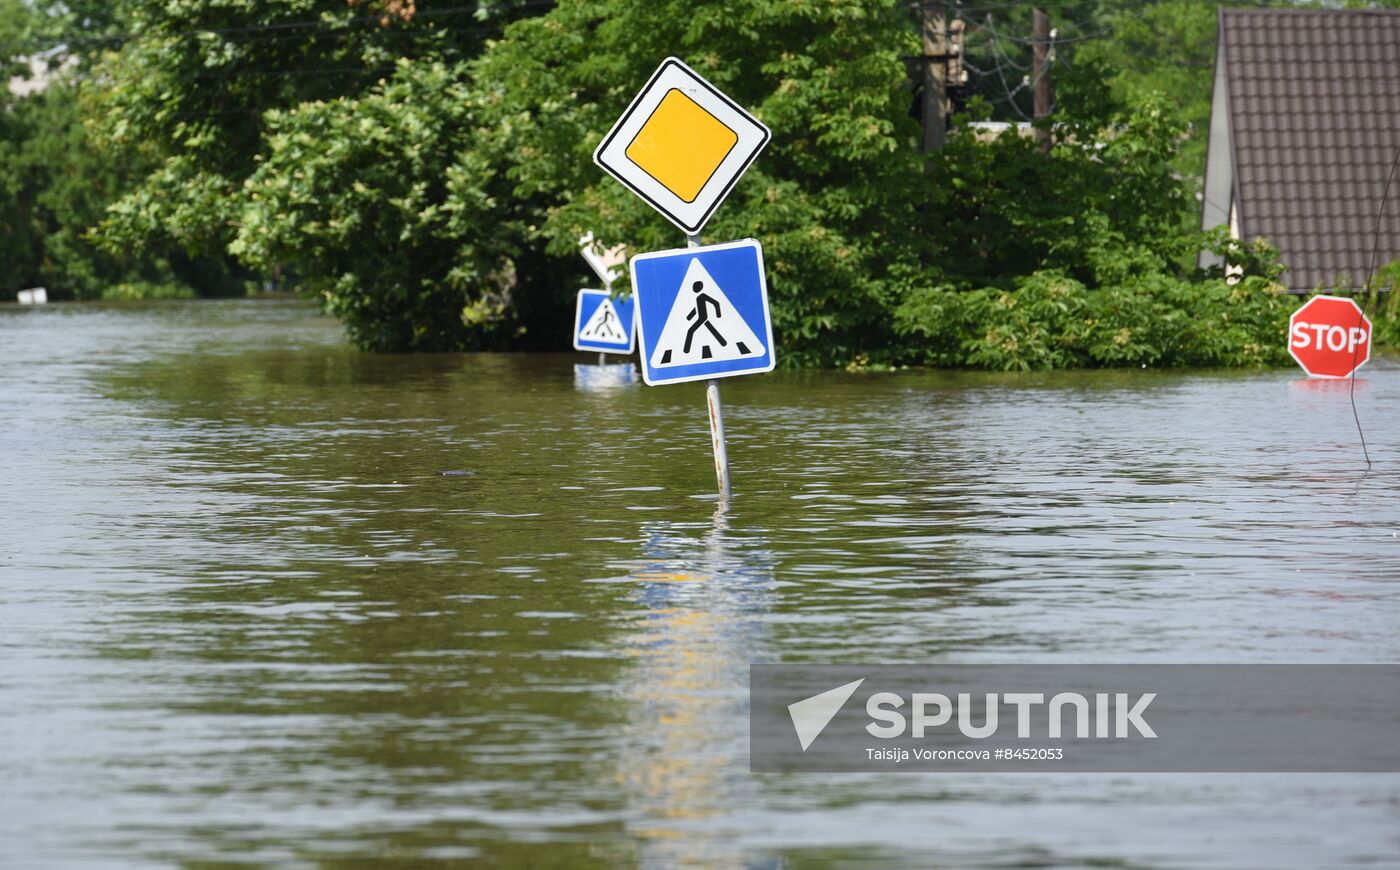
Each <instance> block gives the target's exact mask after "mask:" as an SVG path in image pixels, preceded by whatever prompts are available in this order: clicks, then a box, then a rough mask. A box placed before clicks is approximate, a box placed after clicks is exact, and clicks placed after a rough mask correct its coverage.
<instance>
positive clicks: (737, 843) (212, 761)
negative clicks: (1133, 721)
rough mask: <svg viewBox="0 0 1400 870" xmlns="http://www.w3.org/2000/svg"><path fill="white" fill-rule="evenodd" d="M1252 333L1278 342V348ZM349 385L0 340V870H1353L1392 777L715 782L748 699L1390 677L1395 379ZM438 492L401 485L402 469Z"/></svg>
mask: <svg viewBox="0 0 1400 870" xmlns="http://www.w3.org/2000/svg"><path fill="white" fill-rule="evenodd" d="M1280 340H1282V339H1280ZM590 361H591V358H590V357H588V356H585V355H581V354H580V355H566V354H561V355H554V356H549V355H546V356H511V355H449V356H428V357H408V356H370V355H364V354H359V353H356V352H354V351H353V350H350V349H349V348H347V347H345V346H344V344H343V342H342V340H341V338H340V333H339V330H338V328H337V326H336V325H335V324H334V323H333V322H331V321H328V320H326V319H323V318H319V317H317V316H315V315H314V314H313V313H312V312H311V311H310V310H309V309H307V308H306V307H304V306H302V305H300V304H296V303H288V302H229V303H172V304H161V305H151V306H124V307H101V306H61V305H60V306H51V307H50V308H48V309H45V310H21V309H17V308H14V307H9V308H7V309H5V310H3V311H0V364H3V381H0V414H2V415H3V417H2V418H0V510H3V518H4V519H3V526H0V864H6V865H9V866H16V867H43V866H104V867H105V866H168V865H186V866H208V865H211V864H219V863H223V862H229V863H236V862H252V863H265V864H279V865H288V866H298V865H304V866H385V865H393V864H400V863H401V864H414V865H417V864H427V863H431V862H433V861H434V860H437V861H441V862H444V863H447V864H451V863H460V864H464V865H465V864H481V865H486V866H491V865H501V866H540V867H545V866H559V867H591V866H597V867H615V866H648V867H671V866H703V867H761V868H767V867H773V868H777V867H783V868H789V867H790V868H809V867H854V866H867V865H877V864H893V865H898V866H930V867H969V866H1070V867H1074V866H1125V867H1240V866H1261V867H1262V866H1269V867H1277V866H1307V867H1317V866H1334V865H1342V864H1357V865H1367V864H1370V865H1373V866H1375V865H1380V866H1387V865H1389V866H1393V862H1395V860H1396V857H1395V856H1396V855H1397V854H1400V778H1397V777H1395V776H1390V775H1385V776H1382V775H1371V776H1327V777H1322V776H1302V775H1286V776H1285V775H1278V776H1267V775H1266V776H1187V775H1171V776H1167V775H1077V776H1066V775H1021V774H999V775H998V774H986V775H968V774H963V775H958V776H938V775H900V774H882V775H869V776H864V775H861V776H852V775H846V776H832V775H828V776H813V775H808V776H770V775H764V776H754V775H751V774H749V773H748V771H747V752H748V744H747V728H748V724H747V718H746V717H747V712H746V704H747V700H746V692H747V669H748V666H749V663H750V662H755V661H788V662H824V661H830V662H842V663H864V662H889V663H921V662H960V661H969V662H970V661H976V662H995V661H1015V662H1031V661H1044V662H1068V661H1080V662H1110V661H1111V662H1125V661H1193V662H1214V661H1221V662H1224V661H1228V662H1247V661H1263V662H1368V661H1387V662H1394V661H1400V631H1397V629H1400V594H1397V583H1400V537H1397V534H1400V488H1397V483H1400V477H1398V476H1397V474H1396V468H1397V465H1396V460H1397V457H1400V425H1397V424H1400V368H1397V367H1396V365H1395V364H1394V363H1393V362H1387V361H1385V360H1382V361H1380V362H1379V363H1378V364H1375V365H1373V366H1372V367H1370V368H1368V369H1366V370H1365V375H1364V378H1363V380H1362V382H1360V383H1359V384H1358V386H1357V400H1358V404H1359V407H1360V411H1361V415H1362V419H1363V422H1365V423H1366V425H1367V432H1368V436H1369V441H1370V447H1371V453H1372V456H1373V458H1375V460H1376V467H1375V469H1374V470H1373V471H1371V472H1370V473H1369V474H1366V473H1363V472H1364V468H1363V465H1362V462H1361V455H1360V448H1359V445H1358V444H1357V441H1356V434H1355V429H1354V424H1353V422H1352V418H1351V411H1350V406H1349V404H1348V402H1347V395H1346V393H1345V392H1344V391H1343V390H1340V389H1338V388H1337V386H1336V385H1328V384H1316V383H1307V382H1304V381H1301V380H1300V379H1299V378H1298V376H1297V374H1296V373H1295V372H1292V371H1278V372H1267V373H1236V374H1222V373H1185V374H1162V373H1154V372H1128V373H1068V374H1061V375H1054V376H1050V375H1026V376H1009V375H986V374H951V373H937V372H918V373H899V374H864V375H861V374H844V373H829V372H822V373H778V374H774V375H769V376H763V377H756V378H749V379H736V380H733V381H729V382H726V383H725V386H724V393H725V399H726V403H727V405H728V423H729V430H730V432H729V434H730V443H729V448H730V456H731V460H732V463H733V476H734V486H735V490H736V493H737V498H736V501H735V503H734V506H733V509H732V510H731V511H729V512H728V513H718V512H717V510H716V502H715V499H714V498H713V496H712V495H711V494H710V493H711V492H712V490H713V473H712V468H711V465H710V459H709V455H708V434H707V429H706V422H705V415H704V399H703V388H702V387H701V386H700V385H695V384H692V385H684V386H677V387H668V388H647V387H643V386H640V385H630V386H612V387H608V386H598V385H596V384H593V383H592V382H591V381H590V380H588V379H587V376H586V373H584V372H580V373H578V374H576V371H575V365H576V364H577V363H586V362H590ZM444 471H452V472H462V473H459V474H451V475H443V474H442V473H441V472H444Z"/></svg>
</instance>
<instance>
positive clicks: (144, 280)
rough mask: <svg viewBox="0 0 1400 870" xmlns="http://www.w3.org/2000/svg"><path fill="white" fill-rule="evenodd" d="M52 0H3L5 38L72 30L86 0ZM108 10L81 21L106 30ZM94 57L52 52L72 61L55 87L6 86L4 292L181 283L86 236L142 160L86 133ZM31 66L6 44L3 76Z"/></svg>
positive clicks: (0, 289)
mask: <svg viewBox="0 0 1400 870" xmlns="http://www.w3.org/2000/svg"><path fill="white" fill-rule="evenodd" d="M55 5H56V4H40V5H39V6H38V7H37V8H36V7H32V6H30V5H28V4H24V3H21V2H19V0H0V47H3V46H4V45H6V44H50V43H51V41H52V40H55V39H58V38H59V37H60V36H62V35H64V34H65V33H66V34H67V35H69V36H70V37H73V36H75V35H76V34H75V32H74V30H73V28H74V27H75V25H74V23H73V21H72V18H73V17H74V16H76V15H77V14H78V13H77V12H76V11H75V10H77V9H82V8H84V7H83V6H82V4H78V3H70V4H67V5H66V6H64V7H62V9H61V10H60V11H62V12H63V14H56V13H54V6H55ZM110 12H111V7H110V6H109V7H103V8H94V9H93V10H90V14H88V15H86V16H85V17H84V18H83V24H82V27H81V28H80V29H81V31H82V32H83V33H87V34H89V36H91V34H94V33H100V32H101V31H103V30H105V29H106V28H107V27H108V26H110V25H111V23H112V22H111V19H110V18H109V17H105V16H106V15H107V14H108V13H110ZM94 44H95V43H92V42H85V43H83V45H87V46H91V45H94ZM65 58H66V59H65ZM88 59H89V55H88V54H87V53H86V52H83V51H77V50H75V51H74V52H73V53H71V54H69V55H66V56H65V57H57V58H55V59H54V61H53V66H55V67H56V66H59V65H62V64H65V63H66V67H65V71H66V74H55V75H54V76H53V83H52V84H51V85H50V86H49V87H47V88H45V89H43V90H41V91H38V92H36V93H34V94H32V95H27V96H22V97H20V96H16V95H12V94H10V93H9V92H8V90H3V91H0V263H3V264H4V269H3V270H0V298H6V299H13V298H14V297H15V293H16V291H18V290H22V289H25V288H27V287H36V286H43V287H47V288H48V289H49V292H50V295H51V296H52V297H53V298H57V299H61V298H97V297H101V296H104V295H105V296H109V297H110V296H114V295H116V296H120V295H127V296H131V295H151V294H153V293H160V294H164V295H171V294H178V293H179V292H180V290H179V286H178V284H177V283H176V279H175V276H174V274H173V272H172V271H171V269H170V267H169V264H168V263H165V262H164V261H161V260H159V259H157V258H155V257H151V256H128V255H126V253H125V252H121V251H111V252H108V251H103V250H100V249H99V248H98V247H97V246H96V245H95V244H94V243H93V242H92V240H91V239H90V238H89V237H88V231H89V229H90V228H91V227H92V226H93V225H94V224H96V223H98V222H99V221H101V220H102V218H103V216H104V212H105V209H106V207H107V205H108V204H109V203H111V202H112V201H113V200H114V199H116V198H117V197H118V196H119V195H120V194H121V193H122V192H124V191H125V190H126V189H128V188H129V187H130V186H131V184H132V183H133V182H134V181H135V179H136V177H137V175H138V174H139V170H140V168H141V166H142V162H143V161H142V158H141V156H140V155H135V154H128V153H121V152H117V151H115V150H114V149H112V148H111V147H109V145H108V143H106V142H105V141H103V140H102V139H101V138H98V137H93V136H91V135H90V134H89V132H88V129H87V127H86V124H85V118H87V117H88V116H89V115H90V114H91V105H90V98H91V95H92V88H91V86H90V85H89V84H87V83H85V82H84V81H83V79H82V76H81V71H82V69H83V65H84V64H85V63H86V62H87V61H88ZM31 73H32V70H31V68H30V64H29V63H28V62H27V60H26V61H23V62H21V60H20V59H18V58H16V57H15V56H14V55H13V54H12V53H9V52H0V77H3V80H6V81H8V78H9V77H10V76H14V77H17V78H28V77H29V76H30V74H31Z"/></svg>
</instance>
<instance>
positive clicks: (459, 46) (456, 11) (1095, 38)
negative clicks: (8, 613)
mask: <svg viewBox="0 0 1400 870" xmlns="http://www.w3.org/2000/svg"><path fill="white" fill-rule="evenodd" d="M6 3H8V4H18V3H20V0H0V4H6ZM41 5H42V4H41ZM1215 8H1216V7H1215V4H1211V3H1206V2H1202V0H1160V2H1154V3H1146V4H1143V3H1129V2H1126V0H1067V2H1065V3H1061V4H1058V5H1054V6H1053V7H1052V10H1051V11H1052V15H1053V16H1055V18H1056V19H1057V23H1062V24H1065V25H1066V26H1065V29H1064V30H1063V31H1062V33H1061V44H1060V46H1059V47H1058V48H1057V53H1058V54H1057V66H1056V68H1055V74H1054V78H1055V89H1056V103H1055V113H1054V118H1053V121H1054V123H1053V126H1049V129H1051V130H1052V138H1053V142H1052V147H1050V149H1049V150H1048V152H1047V151H1044V150H1041V149H1039V148H1037V147H1036V145H1035V143H1034V142H1033V141H1032V140H1031V139H1030V138H1029V137H1027V136H1025V135H1022V134H1020V133H1018V132H1017V131H1015V130H1014V129H1013V130H1011V131H1008V132H1005V133H1002V134H1001V135H999V136H992V135H990V134H988V133H986V132H984V131H982V130H979V129H977V128H975V127H974V126H973V125H972V124H971V123H970V122H972V121H977V120H984V119H988V118H997V119H1011V120H1014V119H1015V118H1017V117H1019V116H1021V115H1023V114H1024V113H1025V112H1027V111H1029V96H1030V89H1029V88H1028V87H1027V84H1028V80H1024V81H1021V82H1020V83H1019V84H1017V83H1016V81H1015V80H1016V78H1017V76H1018V73H1017V72H1016V71H1017V70H1019V69H1021V68H1023V67H1024V66H1025V64H1026V63H1027V62H1028V61H1029V47H1028V44H1027V42H1026V40H1025V39H1024V36H1021V37H1018V36H1016V34H1023V35H1024V34H1026V33H1028V31H1029V11H1028V10H1029V8H1028V7H1021V6H1019V5H1015V4H1006V5H998V6H996V7H988V8H986V9H983V10H976V11H974V12H973V13H970V14H969V15H968V16H967V17H968V21H969V25H970V29H969V43H968V49H969V55H968V57H969V65H970V66H971V67H972V68H973V69H976V70H979V72H978V75H977V76H976V77H975V79H974V81H973V85H972V86H971V87H970V88H969V89H967V90H966V91H965V92H959V93H958V94H956V95H955V97H956V104H957V106H958V109H959V113H958V115H957V116H956V117H955V119H954V127H953V130H952V131H951V132H950V135H949V137H948V140H947V143H946V145H945V147H944V148H943V149H942V150H941V151H939V152H937V153H936V154H934V155H931V156H929V157H927V158H926V157H925V156H923V155H921V154H919V153H918V150H917V143H918V138H919V123H918V120H917V119H916V117H915V116H914V114H913V113H912V112H911V105H914V104H915V103H916V102H917V101H916V99H915V97H916V93H915V83H914V81H913V80H911V77H910V75H909V71H910V62H911V60H913V59H914V58H915V57H916V56H917V55H918V54H919V53H920V52H921V51H922V48H921V46H920V43H919V41H918V38H917V32H916V29H915V27H914V24H915V15H914V13H913V12H911V10H910V8H909V7H908V6H907V4H902V3H899V2H896V0H821V2H818V0H736V2H733V3H726V4H694V3H681V2H677V0H592V2H583V0H563V2H558V3H551V2H545V0H508V2H497V3H470V2H467V0H441V2H433V0H417V2H413V3H410V2H406V0H348V2H347V0H159V2H157V0H122V2H119V3H110V4H103V3H100V2H97V0H82V2H77V0H73V2H68V3H62V4H61V3H56V2H54V3H49V4H48V5H46V6H44V9H45V12H44V14H42V15H38V16H35V15H29V17H28V18H27V19H26V20H27V21H28V22H29V23H27V24H25V25H23V27H24V28H27V29H26V30H25V31H24V32H25V33H27V34H28V36H27V37H23V38H27V39H29V40H30V43H31V44H33V41H34V39H35V38H36V34H40V33H47V34H50V38H53V39H58V38H63V39H66V40H68V41H69V42H70V43H71V45H72V46H73V47H74V50H75V51H77V52H78V53H79V54H80V55H81V62H82V63H83V64H84V65H85V67H86V66H90V67H91V68H92V69H93V71H94V73H95V75H94V76H93V77H88V76H82V77H75V78H74V79H73V81H72V82H71V84H70V85H64V86H63V87H57V88H51V89H50V91H49V92H47V93H46V94H45V95H44V96H43V97H42V98H26V99H23V100H18V101H12V102H13V103H14V105H13V106H11V107H10V108H9V109H8V110H7V111H6V112H5V113H3V114H0V157H9V159H6V160H5V161H4V163H3V164H0V220H4V221H6V222H7V223H8V225H9V227H10V229H8V230H7V231H6V233H5V235H4V237H3V238H0V253H7V254H8V255H10V256H11V257H12V258H18V259H16V262H20V261H22V259H23V257H22V255H21V254H20V253H18V252H22V251H28V250H31V249H42V250H43V251H45V252H46V253H45V254H44V256H43V258H41V259H42V263H43V264H45V265H43V266H42V269H47V270H48V271H41V270H40V268H39V267H35V268H34V269H31V270H30V272H28V273H22V274H25V275H26V276H28V275H29V274H33V275H35V276H36V277H34V278H33V279H30V278H29V277H25V278H24V280H25V281H31V280H32V282H33V283H45V282H47V283H50V284H51V285H61V286H65V287H69V288H71V290H70V291H69V292H71V293H73V294H74V295H93V294H95V293H99V292H107V293H108V294H109V295H140V294H142V293H150V292H153V291H152V289H151V288H152V287H154V286H157V285H161V286H168V285H169V284H171V283H173V282H174V281H175V279H176V278H178V279H181V280H183V281H185V282H187V283H190V284H193V285H194V286H196V287H197V288H198V289H199V290H200V291H201V292H206V293H207V292H210V290H212V289H216V288H223V289H239V288H241V287H242V286H243V284H244V279H246V278H252V277H254V276H257V277H258V278H259V280H261V281H282V282H285V283H287V284H290V285H294V286H297V287H299V288H301V289H302V290H304V291H305V292H307V293H309V294H312V295H314V296H316V297H317V298H319V299H321V300H322V301H323V303H324V304H325V305H326V307H327V308H328V310H330V311H332V312H333V313H335V314H336V315H337V316H339V317H340V318H341V319H342V320H343V321H344V322H345V323H346V325H347V328H348V330H349V332H350V335H351V337H352V338H353V339H354V341H355V342H356V343H357V344H359V345H361V346H363V347H366V348H371V349H377V350H453V349H479V348H558V347H561V346H563V345H564V344H565V341H564V337H565V335H566V334H567V325H566V324H567V319H568V317H569V315H570V314H571V313H572V302H571V300H572V297H573V293H574V290H575V289H576V288H577V287H578V286H581V285H582V284H583V282H585V281H586V280H590V279H587V278H586V276H585V274H584V272H583V268H582V263H581V261H580V260H579V258H578V257H577V255H576V253H575V245H576V241H575V240H576V239H577V238H578V237H579V236H580V235H582V234H583V233H585V232H593V233H594V234H596V235H597V236H598V237H599V238H600V239H601V240H602V241H604V242H605V243H607V244H612V243H617V242H623V243H626V244H627V245H628V247H629V248H630V249H631V250H632V251H633V252H636V251H641V250H655V249H661V248H669V247H675V246H677V245H679V244H680V243H681V242H682V237H681V235H680V233H679V232H678V231H677V230H676V229H675V228H674V227H673V226H672V225H671V224H669V223H668V222H666V221H665V220H664V219H663V218H661V217H660V216H659V215H657V214H656V213H655V212H654V211H652V210H651V209H650V208H649V207H648V206H646V205H645V204H644V203H642V202H641V201H640V200H638V199H637V198H636V197H635V196H633V195H632V194H630V193H629V192H628V191H626V190H625V189H624V188H623V187H622V186H621V185H619V184H617V183H616V182H614V181H613V180H611V179H610V178H608V177H607V176H605V175H604V174H603V173H602V172H601V171H600V170H598V168H597V167H596V166H594V165H593V163H592V161H591V154H592V151H593V149H594V148H595V147H596V146H597V144H598V142H599V141H600V140H601V138H602V136H603V134H604V133H605V132H606V130H607V129H608V128H609V127H610V126H611V124H612V122H613V121H614V120H615V119H616V117H617V115H618V114H619V112H620V111H621V110H622V109H623V108H624V107H625V106H626V104H627V102H628V101H629V100H630V98H631V96H632V95H633V94H634V93H635V91H636V89H637V87H638V86H639V85H640V84H641V83H642V82H644V81H645V80H646V78H647V76H648V75H649V74H650V72H651V71H652V70H653V69H654V68H655V66H656V64H657V63H658V62H659V61H660V60H661V59H662V58H664V57H666V56H668V55H676V56H679V57H681V58H683V59H685V60H686V61H687V62H688V63H690V64H691V65H692V66H693V67H695V68H696V69H697V70H699V71H700V72H701V73H702V74H704V75H705V76H706V77H708V78H710V79H711V80H712V81H713V82H714V83H715V84H716V85H718V86H719V87H720V88H722V89H723V90H725V91H726V92H728V93H729V94H731V95H732V96H733V97H734V98H735V99H736V100H737V101H738V102H740V103H741V104H743V105H745V106H747V107H749V108H750V109H751V110H752V111H753V112H754V113H755V114H756V115H757V116H758V117H759V118H760V119H762V120H763V121H764V122H765V123H766V124H767V125H768V126H769V127H770V128H771V129H772V130H773V140H772V143H771V144H770V146H769V147H768V149H767V150H766V151H765V152H764V154H763V155H762V157H761V158H760V159H759V160H758V162H757V163H756V164H755V165H754V166H753V168H752V169H751V170H750V171H749V172H748V174H747V175H746V176H745V177H744V179H743V180H742V181H741V182H740V184H739V185H738V186H737V187H736V188H735V190H734V191H733V193H732V194H731V195H730V197H729V198H728V200H727V201H726V203H725V205H724V206H723V207H722V208H721V209H720V210H719V212H718V213H717V215H716V216H715V218H714V219H713V220H712V221H711V223H710V224H709V225H708V226H707V227H706V230H705V235H706V238H707V240H712V241H718V240H726V239H734V238H742V237H756V238H758V239H760V240H761V241H762V242H763V245H764V250H765V255H766V260H767V266H768V272H769V284H770V295H771V298H772V301H773V313H774V326H775V332H776V333H777V336H778V338H779V341H780V343H781V346H782V352H781V354H780V359H782V361H783V363H784V364H786V365H826V366H831V365H837V366H841V365H845V366H892V365H903V364H920V363H935V364H940V365H968V366H982V367H993V368H1038V367H1048V366H1067V365H1144V364H1145V365H1262V364H1271V363H1275V362H1279V361H1281V360H1282V359H1283V357H1282V354H1281V346H1282V340H1281V336H1282V334H1283V329H1282V326H1281V323H1282V322H1283V321H1285V320H1286V318H1287V314H1288V311H1289V310H1291V308H1292V306H1293V305H1294V304H1295V303H1294V301H1293V300H1292V299H1291V298H1288V297H1283V296H1280V295H1279V294H1278V293H1277V286H1276V285H1275V284H1273V282H1272V280H1271V279H1272V277H1273V276H1274V274H1275V272H1274V271H1273V269H1274V266H1273V265H1271V264H1270V263H1269V262H1268V257H1267V253H1266V252H1265V251H1263V250H1262V249H1251V250H1245V249H1242V248H1240V247H1239V246H1230V247H1229V253H1230V256H1231V260H1232V262H1234V263H1235V264H1237V265H1239V266H1241V267H1242V268H1243V269H1244V273H1245V275H1246V279H1245V280H1244V281H1242V282H1240V283H1238V284H1227V283H1226V282H1225V281H1224V280H1223V277H1222V276H1221V275H1219V274H1215V275H1207V274H1199V273H1197V272H1196V271H1195V270H1194V268H1193V265H1192V264H1193V262H1194V255H1195V252H1196V251H1198V250H1200V249H1201V248H1202V247H1203V246H1210V245H1215V246H1221V245H1223V244H1224V242H1223V241H1222V240H1221V239H1220V238H1219V237H1218V235H1202V234H1200V233H1197V232H1194V231H1193V230H1191V229H1190V226H1189V225H1190V224H1191V222H1192V221H1193V220H1194V215H1195V214H1196V208H1197V206H1196V203H1195V201H1194V191H1195V185H1196V184H1197V178H1196V177H1197V176H1198V175H1199V164H1200V163H1201V161H1202V155H1203V146H1202V143H1203V141H1204V138H1203V137H1204V132H1205V114H1206V113H1207V112H1208V108H1209V99H1210V67H1211V64H1212V61H1213V54H1214V26H1215ZM22 9H23V10H25V11H26V12H27V11H28V9H29V7H28V6H24V7H22ZM21 17H23V16H21ZM6 27H9V28H10V30H11V31H14V32H15V33H16V34H19V33H20V31H19V30H16V29H15V28H16V26H15V25H13V24H9V25H7V24H4V23H0V43H3V42H4V41H5V40H6V39H12V40H18V41H21V42H22V41H23V38H22V36H23V34H20V35H13V36H11V35H7V31H6ZM0 47H3V46H0ZM14 56H15V52H13V51H10V52H5V51H0V59H3V58H6V57H11V58H12V57H14ZM83 122H86V123H83ZM1047 126H1048V125H1047ZM5 149H9V150H5ZM45 209H47V210H45ZM104 209H105V218H102V215H103V212H104ZM99 220H101V222H100V226H99V227H98V229H97V230H96V231H95V233H93V234H92V235H86V232H87V229H88V228H89V227H91V226H92V225H93V224H95V223H98V222H99ZM89 239H91V240H92V241H89ZM93 241H95V242H96V243H98V244H100V246H101V250H98V249H96V248H94V246H93ZM131 252H136V255H137V259H136V260H132V258H131ZM36 262H37V261H36ZM240 270H246V272H245V273H240ZM60 275H61V276H63V277H62V278H61V279H60V278H57V277H47V276H60ZM107 288H115V289H107ZM1280 318H1282V320H1281V319H1280ZM1382 332H1383V330H1381V329H1380V327H1378V334H1381V333H1382Z"/></svg>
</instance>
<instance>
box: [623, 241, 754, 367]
mask: <svg viewBox="0 0 1400 870" xmlns="http://www.w3.org/2000/svg"><path fill="white" fill-rule="evenodd" d="M631 268H632V295H633V296H634V297H635V298H636V300H637V332H638V336H639V338H640V346H641V357H642V380H644V381H646V382H647V383H648V384H650V385H652V386H656V385H659V384H679V383H684V382H686V381H703V380H709V379H711V378H727V377H732V376H734V375H751V374H756V373H759V372H768V371H772V370H773V365H774V362H775V359H776V357H775V355H774V351H773V322H772V318H770V317H769V315H768V285H767V282H766V281H765V280H764V277H763V248H762V247H761V246H760V245H759V244H758V242H757V241H756V240H754V239H745V240H743V241H740V242H727V243H725V244H722V245H706V246H704V247H700V248H677V249H675V250H671V251H657V252H656V253H652V254H638V255H637V256H635V257H633V258H632V266H631Z"/></svg>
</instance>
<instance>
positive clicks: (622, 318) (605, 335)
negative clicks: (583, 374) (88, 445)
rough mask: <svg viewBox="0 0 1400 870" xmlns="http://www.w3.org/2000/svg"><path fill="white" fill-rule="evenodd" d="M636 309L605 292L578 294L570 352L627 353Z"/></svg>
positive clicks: (630, 303)
mask: <svg viewBox="0 0 1400 870" xmlns="http://www.w3.org/2000/svg"><path fill="white" fill-rule="evenodd" d="M635 308H636V305H635V303H634V301H633V300H632V299H614V298H611V297H610V296H609V295H608V291H606V290H580V291H578V305H577V307H576V308H575V310H574V348H575V349H576V350H597V351H602V352H604V353H631V352H632V347H633V336H634V335H635V333H634V331H633V325H634V320H635V316H636V315H635Z"/></svg>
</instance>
